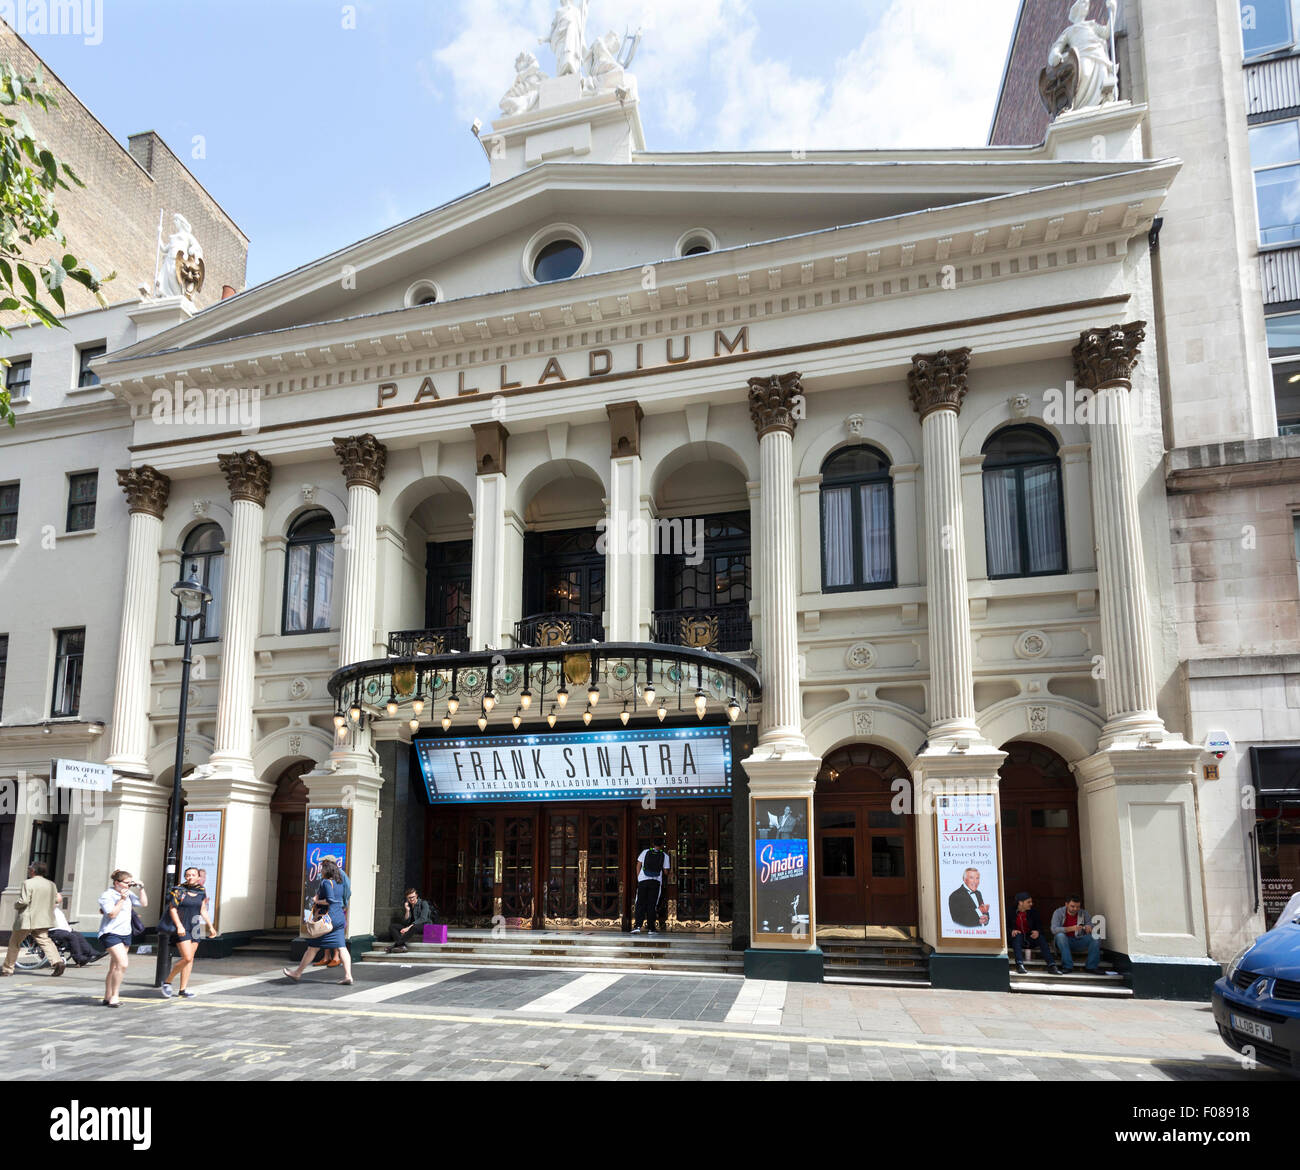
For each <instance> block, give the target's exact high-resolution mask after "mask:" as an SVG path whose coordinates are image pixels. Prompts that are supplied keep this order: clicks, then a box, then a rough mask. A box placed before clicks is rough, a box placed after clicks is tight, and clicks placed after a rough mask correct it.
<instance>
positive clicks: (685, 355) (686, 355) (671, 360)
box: [667, 333, 691, 366]
mask: <svg viewBox="0 0 1300 1170" xmlns="http://www.w3.org/2000/svg"><path fill="white" fill-rule="evenodd" d="M682 341H683V342H684V343H685V346H686V348H685V349H684V350H683V351H682V356H681V357H673V339H672V338H671V337H670V338H669V339H668V341H667V351H668V352H667V356H668V364H669V365H670V366H680V365H681V364H682V362H689V361H690V360H691V335H690V334H689V333H688V334H687V335H686V336H685V337H683V338H682Z"/></svg>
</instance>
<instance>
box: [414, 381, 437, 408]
mask: <svg viewBox="0 0 1300 1170" xmlns="http://www.w3.org/2000/svg"><path fill="white" fill-rule="evenodd" d="M437 397H438V388H437V387H436V386H434V384H433V379H432V378H425V380H424V381H423V382H421V383H420V389H419V390H418V391H417V393H416V395H415V401H416V402H423V401H424V400H425V399H426V398H433V399H436V398H437Z"/></svg>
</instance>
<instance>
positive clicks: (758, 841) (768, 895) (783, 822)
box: [753, 797, 811, 939]
mask: <svg viewBox="0 0 1300 1170" xmlns="http://www.w3.org/2000/svg"><path fill="white" fill-rule="evenodd" d="M753 807H754V822H755V823H754V934H755V937H758V936H760V935H780V936H784V937H786V938H802V939H806V938H807V937H808V930H809V923H810V922H811V917H810V915H811V906H810V904H809V879H810V872H809V871H810V866H809V850H808V800H807V798H806V797H789V798H781V799H777V800H755V801H754V806H753Z"/></svg>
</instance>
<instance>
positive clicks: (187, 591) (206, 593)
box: [154, 565, 212, 987]
mask: <svg viewBox="0 0 1300 1170" xmlns="http://www.w3.org/2000/svg"><path fill="white" fill-rule="evenodd" d="M196 569H197V566H196V565H192V566H191V567H190V574H189V576H188V577H187V578H185V579H184V580H181V581H177V582H176V584H175V585H173V586H172V596H174V597H175V598H176V600H177V601H178V602H179V603H180V620H181V621H182V622H184V623H185V654H184V657H183V658H182V659H181V699H180V711H179V712H178V713H177V716H176V766H175V768H173V770H172V808H171V816H170V817H168V818H167V852H166V855H165V856H166V858H167V861H166V864H165V867H164V873H163V889H162V897H161V898H159V899H158V906H159V916H160V920H161V916H162V915H163V914H166V913H167V895H168V894H169V893H170V892H171V889H172V887H173V886H175V885H176V883H177V881H178V880H179V876H180V875H179V874H177V872H176V866H177V864H178V858H177V856H176V855H177V851H178V847H179V845H180V835H181V769H182V768H183V767H184V766H185V719H186V716H187V715H188V713H189V698H190V665H191V663H192V662H193V657H192V651H193V648H194V623H195V622H196V621H198V620H199V619H200V618H201V617H202V616H203V613H204V610H205V609H206V608H207V605H208V602H209V601H211V600H212V590H210V589H209V588H208V587H207V586H206V585H203V584H202V583H201V582H199V581H198V580H196V579H195V577H196V573H195V570H196ZM171 942H172V936H171V934H170V933H169V932H167V931H165V930H160V931H159V932H158V965H157V967H156V969H155V972H154V986H155V987H161V986H162V985H163V980H165V979H166V978H167V973H168V971H169V970H170V969H171Z"/></svg>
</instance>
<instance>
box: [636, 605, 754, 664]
mask: <svg viewBox="0 0 1300 1170" xmlns="http://www.w3.org/2000/svg"><path fill="white" fill-rule="evenodd" d="M654 640H655V641H656V642H660V643H663V644H664V645H668V646H696V647H699V648H700V649H702V650H716V651H720V652H722V653H724V654H743V653H745V652H746V651H747V650H749V649H750V648H751V646H752V644H753V626H752V624H751V623H750V620H749V606H748V605H720V606H717V607H716V608H714V609H659V610H655V614H654Z"/></svg>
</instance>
